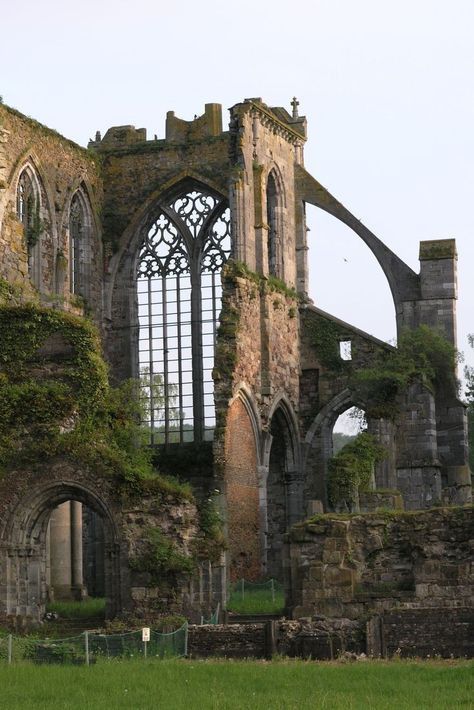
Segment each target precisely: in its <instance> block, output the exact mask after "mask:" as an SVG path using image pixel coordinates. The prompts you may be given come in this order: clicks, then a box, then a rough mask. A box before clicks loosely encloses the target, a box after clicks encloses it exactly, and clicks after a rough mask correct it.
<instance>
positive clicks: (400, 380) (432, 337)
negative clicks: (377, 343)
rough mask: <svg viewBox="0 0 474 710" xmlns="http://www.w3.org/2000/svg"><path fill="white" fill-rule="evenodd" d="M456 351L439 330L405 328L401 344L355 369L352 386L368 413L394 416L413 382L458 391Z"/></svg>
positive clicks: (434, 389) (381, 416) (369, 414)
mask: <svg viewBox="0 0 474 710" xmlns="http://www.w3.org/2000/svg"><path fill="white" fill-rule="evenodd" d="M455 367H456V351H455V349H454V347H453V345H452V344H451V343H450V342H449V341H448V340H446V338H445V337H444V336H443V335H442V334H441V333H439V332H437V331H435V330H433V329H431V328H429V327H428V326H426V325H421V326H419V327H418V328H415V329H414V330H405V331H403V332H402V333H401V335H400V338H399V340H398V347H397V348H394V349H391V350H387V351H386V352H384V353H382V352H380V353H379V354H378V355H377V356H376V358H375V361H374V364H373V365H371V366H370V367H365V368H361V369H359V370H357V371H356V372H353V373H352V376H351V381H350V384H351V388H352V389H353V390H354V391H355V392H356V393H357V398H358V400H359V401H363V402H366V414H367V415H368V416H371V417H374V418H386V419H394V418H395V417H396V415H397V412H398V404H397V398H398V396H399V395H400V394H402V393H403V392H404V391H406V389H407V387H408V386H409V385H410V384H411V383H413V382H417V381H418V382H422V383H423V384H424V385H425V386H426V387H428V388H429V389H431V390H432V391H437V390H444V391H446V390H447V391H454V392H455V391H456V386H457V383H456V380H455V375H454V373H455Z"/></svg>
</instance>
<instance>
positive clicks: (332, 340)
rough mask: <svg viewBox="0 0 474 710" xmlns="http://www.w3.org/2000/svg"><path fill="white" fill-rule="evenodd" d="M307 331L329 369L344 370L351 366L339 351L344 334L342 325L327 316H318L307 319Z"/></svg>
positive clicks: (323, 363)
mask: <svg viewBox="0 0 474 710" xmlns="http://www.w3.org/2000/svg"><path fill="white" fill-rule="evenodd" d="M305 331H306V333H307V334H308V336H309V338H310V340H311V342H312V344H313V346H314V348H315V349H316V353H317V356H318V359H319V361H320V363H321V365H323V367H326V368H327V369H328V370H332V371H333V372H342V371H344V370H347V369H348V368H349V367H350V363H349V362H347V361H345V360H342V359H341V356H340V352H339V343H340V342H341V340H342V339H343V338H342V334H341V327H340V326H339V325H338V324H337V323H334V321H332V320H329V319H327V318H322V317H319V316H318V317H316V318H314V316H313V318H312V319H311V320H310V319H309V318H307V319H306V320H305Z"/></svg>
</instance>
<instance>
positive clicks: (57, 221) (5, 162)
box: [0, 105, 103, 322]
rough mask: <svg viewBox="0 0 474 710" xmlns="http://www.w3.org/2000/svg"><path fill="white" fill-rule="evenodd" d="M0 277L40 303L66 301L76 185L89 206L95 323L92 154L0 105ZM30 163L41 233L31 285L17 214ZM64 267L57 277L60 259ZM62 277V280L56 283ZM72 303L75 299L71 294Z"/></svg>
mask: <svg viewBox="0 0 474 710" xmlns="http://www.w3.org/2000/svg"><path fill="white" fill-rule="evenodd" d="M0 133H1V140H0V276H1V277H3V278H5V279H6V280H8V281H9V282H10V283H12V284H14V285H15V286H17V287H18V288H19V289H21V291H22V292H23V294H24V297H25V298H36V297H37V296H38V292H39V294H40V295H41V298H42V300H44V302H45V303H48V302H49V303H53V304H54V303H56V302H61V303H63V302H64V301H65V304H64V305H65V307H68V303H67V302H68V301H69V300H70V299H71V295H70V292H69V288H70V284H69V261H70V254H69V246H70V245H69V208H70V203H71V198H72V196H73V194H74V192H75V191H76V190H77V189H78V188H80V187H81V188H82V189H83V190H84V191H85V194H86V196H87V200H88V202H89V207H90V217H91V220H92V222H91V225H90V240H91V244H90V254H89V257H90V267H89V269H88V282H89V283H88V301H89V302H88V308H89V309H90V310H91V311H92V312H93V314H94V315H95V318H96V320H97V321H98V322H100V315H101V308H102V266H103V262H102V244H101V230H100V223H99V220H98V212H99V209H100V205H101V201H102V182H101V179H100V175H99V168H98V164H97V162H96V161H95V159H94V157H93V156H92V155H91V154H90V153H89V152H88V151H86V150H84V149H83V148H81V147H79V146H78V145H76V144H75V143H73V142H72V141H69V140H67V139H66V138H63V137H62V136H60V135H59V134H58V133H56V131H53V130H51V129H49V128H46V127H45V126H43V125H41V124H40V123H38V122H37V121H34V120H32V119H30V118H28V117H26V116H23V115H22V114H20V113H19V112H17V111H15V110H13V109H10V108H8V107H7V106H4V105H0ZM27 164H29V165H30V166H31V167H32V170H33V171H34V173H35V176H36V178H37V179H38V184H39V191H40V203H41V211H40V218H41V233H40V236H39V241H38V245H37V246H36V247H35V249H36V251H37V252H38V255H37V262H38V263H37V268H36V272H37V273H36V277H37V278H36V279H35V280H36V287H37V288H34V285H33V283H32V282H31V281H30V279H29V276H28V255H27V248H26V242H25V237H24V234H23V225H22V224H21V223H20V221H19V220H18V218H17V204H16V199H17V184H18V178H19V175H20V173H21V171H22V169H23V167H24V166H25V165H27ZM63 258H64V259H65V260H66V264H67V265H66V268H63V267H61V269H62V270H63V271H64V273H63V275H62V276H61V277H59V276H58V270H59V269H60V261H61V259H63ZM59 281H61V283H59ZM71 300H72V302H73V303H74V297H72V299H71Z"/></svg>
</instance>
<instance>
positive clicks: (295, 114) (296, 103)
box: [291, 96, 300, 118]
mask: <svg viewBox="0 0 474 710" xmlns="http://www.w3.org/2000/svg"><path fill="white" fill-rule="evenodd" d="M291 105H292V107H293V118H298V106H299V105H300V102H299V101H297V100H296V96H293V101H292V102H291Z"/></svg>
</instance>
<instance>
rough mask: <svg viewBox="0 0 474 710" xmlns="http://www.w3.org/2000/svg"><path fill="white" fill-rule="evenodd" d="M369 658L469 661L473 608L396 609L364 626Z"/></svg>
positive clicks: (473, 649) (472, 651)
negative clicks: (415, 657)
mask: <svg viewBox="0 0 474 710" xmlns="http://www.w3.org/2000/svg"><path fill="white" fill-rule="evenodd" d="M367 652H368V654H369V655H371V656H383V657H391V656H394V655H397V656H401V657H413V656H418V657H422V658H426V657H428V658H436V657H439V656H440V657H441V658H472V657H473V656H474V608H472V607H465V608H459V609H446V608H444V607H443V608H438V609H430V608H427V609H398V610H395V611H390V612H387V613H385V614H383V616H381V617H374V618H373V619H371V620H370V621H369V623H368V624H367Z"/></svg>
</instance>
